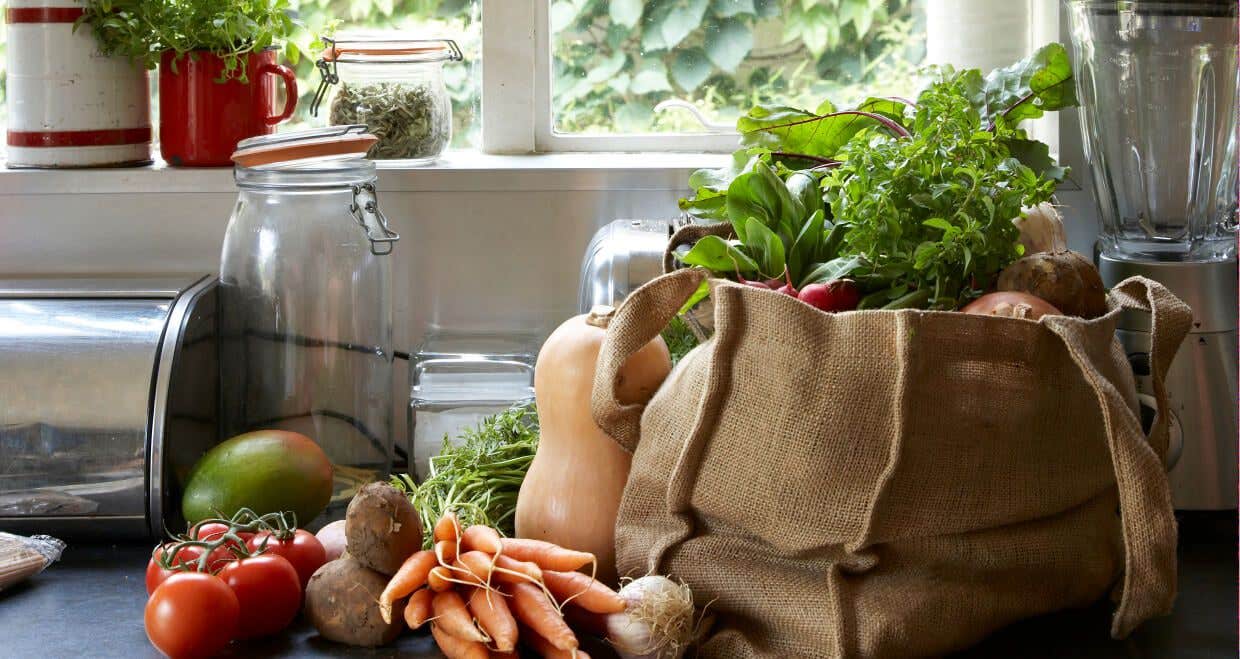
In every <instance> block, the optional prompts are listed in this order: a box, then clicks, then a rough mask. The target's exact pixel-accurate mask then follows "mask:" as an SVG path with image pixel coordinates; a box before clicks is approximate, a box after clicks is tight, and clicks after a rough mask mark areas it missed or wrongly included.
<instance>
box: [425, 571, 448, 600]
mask: <svg viewBox="0 0 1240 659" xmlns="http://www.w3.org/2000/svg"><path fill="white" fill-rule="evenodd" d="M452 578H453V577H452V572H450V571H449V570H448V568H446V567H444V566H442V565H437V566H435V567H434V568H431V571H430V573H429V574H427V575H426V585H427V586H430V588H431V590H433V591H435V592H437V593H442V592H443V591H445V590H449V589H451V588H452V582H451V581H450V579H452Z"/></svg>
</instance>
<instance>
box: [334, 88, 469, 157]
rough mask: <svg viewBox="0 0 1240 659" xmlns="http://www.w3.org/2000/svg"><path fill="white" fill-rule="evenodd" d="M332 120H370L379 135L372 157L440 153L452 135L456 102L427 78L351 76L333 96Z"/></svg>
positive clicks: (336, 122)
mask: <svg viewBox="0 0 1240 659" xmlns="http://www.w3.org/2000/svg"><path fill="white" fill-rule="evenodd" d="M331 123H332V124H334V125H337V126H341V125H349V124H366V127H367V129H369V130H370V132H371V134H373V135H374V136H375V137H378V138H379V141H378V142H377V143H376V144H375V145H374V147H372V148H371V150H370V157H371V158H376V159H394V160H399V159H423V158H435V157H437V156H438V155H439V154H440V153H443V150H444V148H445V147H447V146H448V142H449V141H450V140H451V139H452V105H451V101H450V100H449V99H448V97H447V95H446V92H442V91H436V89H435V88H434V87H432V86H431V85H430V84H428V83H420V82H374V83H362V84H358V83H351V82H349V81H347V80H346V81H342V82H341V83H340V89H339V90H338V91H337V92H336V96H335V98H334V99H333V100H332V108H331Z"/></svg>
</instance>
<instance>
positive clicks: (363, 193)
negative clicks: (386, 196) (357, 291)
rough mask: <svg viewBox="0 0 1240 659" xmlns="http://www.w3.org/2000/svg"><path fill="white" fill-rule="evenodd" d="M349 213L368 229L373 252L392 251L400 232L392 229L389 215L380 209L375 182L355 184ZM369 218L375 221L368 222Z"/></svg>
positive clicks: (363, 227)
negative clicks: (388, 218)
mask: <svg viewBox="0 0 1240 659" xmlns="http://www.w3.org/2000/svg"><path fill="white" fill-rule="evenodd" d="M349 213H350V214H352V215H353V219H354V220H355V221H356V222H357V223H358V225H359V226H361V227H362V229H364V230H365V231H366V238H367V239H369V240H370V253H371V254H374V255H376V256H385V255H387V254H391V253H392V249H393V247H394V244H393V243H395V242H396V241H398V240H400V234H399V233H396V232H395V231H392V228H391V226H389V225H388V220H387V216H385V215H384V214H383V211H382V210H379V193H378V192H376V191H375V184H374V183H362V184H361V185H354V186H353V201H352V202H351V203H350V204H349ZM368 218H373V221H369V222H368V221H367V219H368Z"/></svg>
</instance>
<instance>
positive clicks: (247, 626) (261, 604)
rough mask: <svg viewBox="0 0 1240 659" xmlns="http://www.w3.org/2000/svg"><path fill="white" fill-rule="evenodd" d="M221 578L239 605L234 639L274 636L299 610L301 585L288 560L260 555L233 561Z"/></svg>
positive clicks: (295, 571)
mask: <svg viewBox="0 0 1240 659" xmlns="http://www.w3.org/2000/svg"><path fill="white" fill-rule="evenodd" d="M220 578H221V579H223V580H224V583H226V584H228V586H229V587H230V588H232V590H233V592H234V593H236V594H237V601H238V602H240V603H241V619H240V628H239V629H238V632H237V638H252V637H255V636H268V635H270V634H275V633H276V632H279V631H281V630H283V629H284V628H285V627H288V626H289V623H291V622H293V618H296V617H297V611H298V610H300V609H301V583H300V582H299V581H298V580H297V570H295V569H293V564H292V563H289V562H288V559H286V558H284V557H283V556H277V555H275V554H262V555H260V556H251V557H250V558H242V559H240V560H237V561H233V562H231V563H229V564H228V565H225V566H224V569H223V570H220Z"/></svg>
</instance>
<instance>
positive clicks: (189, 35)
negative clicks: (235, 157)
mask: <svg viewBox="0 0 1240 659" xmlns="http://www.w3.org/2000/svg"><path fill="white" fill-rule="evenodd" d="M84 4H85V6H86V11H85V14H84V16H83V18H82V22H84V23H86V24H88V25H90V26H91V28H92V30H93V31H94V34H95V36H96V38H97V39H98V41H99V43H100V46H101V50H102V51H103V52H104V53H106V54H116V55H128V56H129V57H131V58H133V59H135V60H138V61H140V62H142V63H143V64H145V65H146V67H147V68H149V69H154V68H155V67H156V66H157V65H158V67H159V113H160V117H159V141H160V153H161V155H162V156H163V158H164V160H165V161H167V162H168V163H169V164H171V165H174V166H185V167H191V166H197V167H220V166H228V165H230V164H231V160H230V156H231V155H232V152H233V150H234V149H235V148H236V146H237V143H238V142H240V141H241V140H243V139H246V138H250V137H255V136H258V135H266V134H269V133H271V132H273V131H274V130H275V126H276V124H278V123H280V122H281V121H284V120H286V119H288V118H289V117H290V116H292V114H293V111H294V109H295V108H296V104H297V80H296V77H295V76H294V74H293V71H292V69H290V68H288V67H286V66H283V65H281V64H279V63H278V61H277V53H278V49H277V46H278V44H279V43H280V42H281V41H282V40H284V39H286V38H288V37H289V36H290V35H291V34H292V32H293V30H294V29H295V28H296V23H295V21H294V20H293V19H292V17H291V16H290V13H289V12H290V8H289V4H288V0H86V2H85V3H84ZM277 80H279V81H282V82H283V86H284V97H285V100H284V103H283V107H281V108H277V85H278V83H277Z"/></svg>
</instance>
